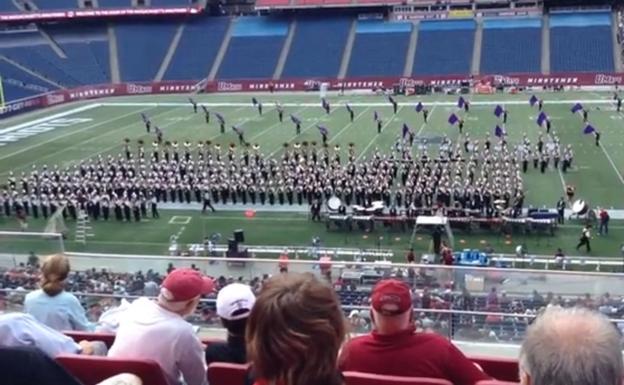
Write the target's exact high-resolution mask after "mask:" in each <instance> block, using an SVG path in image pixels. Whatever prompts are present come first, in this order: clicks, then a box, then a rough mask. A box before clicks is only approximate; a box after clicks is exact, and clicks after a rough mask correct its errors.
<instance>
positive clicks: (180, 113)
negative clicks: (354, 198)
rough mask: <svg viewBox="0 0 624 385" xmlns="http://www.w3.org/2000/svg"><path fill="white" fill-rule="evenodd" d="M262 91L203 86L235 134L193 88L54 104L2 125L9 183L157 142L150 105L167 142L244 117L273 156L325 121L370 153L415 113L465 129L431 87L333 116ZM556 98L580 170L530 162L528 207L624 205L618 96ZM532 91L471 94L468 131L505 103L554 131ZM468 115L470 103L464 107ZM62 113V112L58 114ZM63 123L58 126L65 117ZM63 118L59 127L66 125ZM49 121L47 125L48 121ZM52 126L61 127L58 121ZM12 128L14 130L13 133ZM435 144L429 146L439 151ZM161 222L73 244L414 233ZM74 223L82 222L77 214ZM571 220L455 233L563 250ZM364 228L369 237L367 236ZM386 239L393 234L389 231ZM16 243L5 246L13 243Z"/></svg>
mask: <svg viewBox="0 0 624 385" xmlns="http://www.w3.org/2000/svg"><path fill="white" fill-rule="evenodd" d="M252 96H253V95H251V94H247V95H241V94H237V95H233V94H231V95H197V96H195V99H196V100H197V101H198V102H199V103H205V104H206V105H207V106H208V108H209V109H211V110H212V111H218V112H220V113H221V114H222V115H223V116H224V117H225V119H226V121H227V128H228V130H227V131H226V133H225V134H220V133H219V128H218V125H217V123H216V119H214V118H213V119H212V121H211V124H210V125H207V124H206V123H205V122H204V116H203V114H202V113H201V110H200V113H198V114H193V113H192V108H191V106H190V104H189V103H188V101H187V96H185V95H179V96H175V95H166V96H164V95H163V96H137V97H123V98H113V99H101V100H97V101H87V102H81V103H75V104H69V105H64V106H60V107H56V108H52V109H48V110H45V111H37V112H34V113H31V114H27V115H20V116H18V117H15V118H11V119H8V120H6V121H3V122H0V135H2V134H4V135H6V134H8V133H11V134H15V138H14V139H16V140H15V141H14V142H10V143H5V145H3V146H0V180H1V181H2V183H4V182H5V180H6V177H7V174H8V172H9V171H14V172H15V173H16V175H17V176H19V173H21V172H22V171H28V170H30V169H31V168H32V167H33V166H36V167H41V166H42V165H43V164H46V165H48V166H49V167H51V166H52V165H54V164H58V165H59V166H60V167H66V166H69V165H71V164H74V163H76V162H79V161H80V160H86V159H88V158H90V157H94V156H97V155H106V154H118V153H120V152H121V151H122V150H123V140H124V138H129V139H130V140H131V142H132V143H136V141H137V140H139V139H142V140H144V141H145V142H146V143H148V145H147V146H146V151H149V150H150V146H149V143H151V141H152V136H148V135H147V134H146V132H145V128H144V125H143V123H142V121H141V119H140V114H141V113H145V114H147V115H148V116H149V117H150V118H151V120H152V121H153V122H154V124H156V125H158V126H159V127H161V128H162V129H163V131H164V133H165V140H177V141H178V142H183V141H185V140H187V139H188V140H191V141H193V142H194V143H195V142H197V141H199V140H204V141H205V140H211V141H212V142H213V143H219V144H221V145H222V146H224V147H225V146H228V145H229V144H230V143H237V142H238V140H237V137H236V134H235V133H234V132H232V130H231V129H230V126H231V125H233V124H237V125H240V126H241V127H242V128H243V129H244V131H245V138H246V140H247V141H248V142H251V143H254V144H255V143H257V144H258V145H260V151H261V152H263V153H264V154H266V155H271V156H279V155H281V153H282V152H283V144H284V143H285V142H288V143H290V144H293V143H295V142H303V141H308V142H312V141H315V142H320V141H321V139H320V135H319V132H318V130H317V129H316V127H315V125H316V124H317V123H320V124H324V125H325V126H327V127H328V129H329V132H330V134H329V140H330V145H331V147H333V146H334V145H341V147H342V150H341V151H343V152H344V153H345V158H346V148H347V146H348V144H349V143H354V145H355V151H356V153H357V156H358V158H359V159H360V160H362V159H365V158H366V157H368V156H370V155H371V154H372V153H373V152H374V151H375V150H376V149H379V150H380V151H382V152H386V153H389V151H390V149H391V147H392V145H393V144H394V143H395V141H396V139H397V137H398V136H399V135H400V132H401V126H402V125H403V123H404V122H406V123H407V124H408V125H409V126H410V127H411V129H412V130H413V131H414V132H415V133H416V134H417V136H418V137H420V138H436V137H437V138H439V137H441V136H443V135H448V136H449V137H450V138H451V139H454V140H455V139H457V138H458V131H457V128H456V127H451V126H450V125H449V124H448V123H447V118H448V116H449V114H450V113H452V112H457V108H456V107H455V106H454V104H455V101H456V100H457V97H456V96H443V95H438V96H428V97H415V96H414V97H409V98H397V100H398V101H399V103H401V104H400V106H399V111H398V113H397V114H396V115H395V116H393V115H392V108H391V105H390V104H389V103H388V102H387V100H386V99H385V98H384V97H381V96H353V95H349V96H330V97H329V98H328V100H329V101H330V103H331V104H332V113H331V115H326V114H325V113H324V111H323V110H322V109H321V107H320V102H319V96H318V94H275V95H269V94H261V95H260V94H258V95H255V96H256V97H257V98H258V99H259V100H261V101H262V102H263V104H264V115H262V116H259V115H258V113H257V111H256V109H255V108H253V107H252V105H251V97H252ZM540 96H541V97H543V99H544V100H545V103H544V109H545V111H546V112H547V114H548V115H549V116H550V118H551V120H552V122H553V129H554V130H555V131H556V132H557V134H558V136H559V138H560V139H561V143H562V146H565V145H567V144H571V145H572V146H573V148H574V152H575V158H574V162H575V165H576V166H575V167H574V169H573V170H571V171H569V172H568V173H566V174H562V173H560V172H557V171H556V170H553V169H550V170H548V171H547V172H546V173H545V174H540V173H539V170H534V169H532V168H531V169H530V171H529V172H528V173H527V174H525V175H524V184H525V189H526V191H527V199H526V201H525V205H529V204H532V205H536V206H547V207H554V205H555V203H556V201H557V199H558V198H559V197H560V196H561V195H562V194H563V186H564V185H565V184H572V185H574V186H576V190H577V197H579V198H583V199H585V200H587V201H589V202H590V204H591V205H592V206H593V207H595V206H606V207H609V208H616V209H624V194H622V187H623V185H624V179H623V178H622V175H621V171H620V170H624V136H623V135H622V134H621V133H620V130H622V125H623V123H624V118H623V116H624V114H618V113H617V112H616V111H615V106H614V105H613V104H612V103H611V96H612V94H611V93H606V92H605V93H594V92H591V93H590V92H582V93H581V92H568V93H548V94H543V95H540ZM528 98H529V95H526V94H523V95H506V94H505V95H503V94H500V95H498V94H497V95H487V96H481V95H475V96H470V97H469V100H471V102H472V107H471V112H470V113H469V114H468V115H465V117H464V119H465V121H466V123H465V128H464V130H465V132H468V133H469V135H470V137H471V138H473V139H479V140H480V141H481V143H483V140H484V139H485V137H486V135H491V134H492V132H493V128H494V126H495V125H496V124H497V123H498V120H497V118H496V117H495V116H494V115H493V113H492V111H493V109H494V107H495V105H496V104H501V105H504V106H505V107H506V109H507V110H508V111H509V120H508V124H507V127H506V131H507V133H508V135H509V139H508V140H509V142H510V143H516V142H519V141H520V140H521V139H522V136H523V134H526V135H527V136H528V137H529V139H530V140H531V142H532V143H536V141H537V138H538V135H540V133H545V130H544V129H541V128H539V127H537V125H536V123H535V119H536V115H537V110H536V109H535V108H531V107H530V106H529V103H528ZM275 101H280V102H281V103H282V104H283V105H284V108H285V119H284V123H282V124H280V123H279V122H278V120H277V113H276V111H275V109H274V102H275ZM418 101H422V102H423V103H424V104H425V105H426V106H427V107H428V108H429V110H430V117H429V123H428V124H424V123H423V121H422V116H421V115H420V114H417V113H416V112H415V111H414V106H415V104H416V103H417V102H418ZM576 101H581V102H582V103H584V104H585V105H586V106H587V107H590V121H591V123H592V125H593V126H594V127H596V128H597V129H598V130H599V131H600V132H601V133H602V145H601V146H600V147H597V146H595V144H594V137H593V136H592V135H583V134H582V130H583V127H584V124H583V122H582V119H581V117H580V116H579V115H573V114H572V113H571V112H570V108H571V106H572V104H573V103H574V102H576ZM346 102H349V103H350V104H351V105H352V106H353V108H354V110H355V121H354V122H353V123H350V122H349V118H348V113H347V111H346V109H345V108H344V104H345V103H346ZM375 110H376V111H378V112H379V113H380V114H381V116H382V117H383V121H384V128H383V132H382V134H380V135H378V134H377V132H376V126H375V123H374V122H373V111H375ZM290 113H295V114H296V115H297V116H299V117H300V118H301V119H302V120H303V124H302V133H301V135H299V136H297V135H295V130H294V125H293V124H292V123H291V122H290V120H289V119H288V114H290ZM462 115H463V112H462ZM59 119H62V120H59ZM36 124H44V126H43V127H44V128H45V127H48V126H49V127H48V128H49V131H47V132H42V133H39V134H36V135H33V132H34V131H32V130H31V129H30V128H31V127H33V126H35V125H36ZM55 125H56V126H57V127H56V128H54V126H55ZM59 126H60V127H59ZM39 127H41V126H39ZM52 128H53V129H52ZM6 130H9V131H10V132H9V131H6ZM44 130H45V129H44ZM432 153H433V151H432V150H430V154H432ZM161 214H163V215H162V218H161V219H160V220H157V221H144V222H142V223H140V224H135V223H122V224H119V223H112V222H111V223H95V224H92V225H93V226H94V232H95V237H93V238H90V240H89V242H88V243H87V245H86V246H83V245H78V244H74V243H73V242H72V239H73V238H72V236H71V235H70V236H69V240H68V242H67V247H68V249H73V250H88V251H106V252H127V253H164V252H166V249H167V245H168V239H169V236H170V235H171V234H176V233H177V232H178V231H179V227H180V226H179V225H172V224H169V219H170V216H172V215H178V216H180V215H182V216H189V217H191V222H189V224H187V225H186V226H185V230H184V231H183V232H182V233H181V235H180V239H181V242H184V243H192V242H201V239H202V238H203V236H204V235H209V234H212V233H215V232H218V233H221V234H223V235H224V237H225V236H226V235H229V234H230V232H231V231H232V230H233V229H235V228H244V229H245V231H246V235H247V237H248V239H249V241H248V242H247V243H250V244H279V245H285V244H293V243H294V244H304V245H307V244H309V243H310V241H311V238H312V237H313V236H320V237H321V239H322V240H323V242H324V243H325V244H326V245H328V246H347V247H379V246H381V247H382V248H392V249H394V250H397V251H398V253H397V255H401V256H402V254H403V251H404V250H405V249H406V247H407V244H408V242H409V238H410V234H409V233H396V232H389V231H386V230H384V229H378V230H376V231H375V232H374V233H370V234H361V233H357V232H354V233H353V234H350V235H345V234H344V233H339V232H327V231H326V229H325V226H324V224H312V223H310V222H309V221H308V220H307V218H306V216H305V215H302V214H288V213H266V212H259V213H258V214H257V216H256V217H255V218H254V219H247V218H245V217H244V215H243V213H242V212H219V213H217V214H215V215H207V216H200V214H199V213H197V212H169V211H168V212H165V213H161ZM68 225H69V227H70V231H71V230H72V229H73V225H72V224H71V222H68ZM569 226H570V227H567V226H566V227H564V228H561V229H560V230H559V232H558V235H557V236H556V237H553V238H551V237H536V236H533V237H523V236H519V237H514V238H512V239H511V240H508V239H502V238H500V237H496V236H487V235H484V234H478V235H470V236H468V235H462V234H456V240H464V243H462V244H461V245H463V246H466V247H479V246H480V245H482V241H484V240H485V241H488V242H490V243H491V244H492V245H493V246H494V248H495V249H496V250H497V251H501V252H503V251H506V252H511V251H512V250H513V247H514V245H515V244H517V243H519V242H524V243H526V244H527V245H528V247H529V250H530V251H533V252H536V253H540V254H551V253H552V252H553V251H554V250H555V248H556V247H559V246H561V247H563V248H564V249H565V250H566V252H567V253H569V254H570V255H573V254H575V253H574V251H573V250H572V249H573V245H572V244H573V243H575V242H576V241H577V239H578V232H579V229H580V228H579V227H578V224H577V225H574V224H572V225H569ZM43 227H44V224H43V222H33V221H31V225H30V230H37V229H42V228H43ZM16 228H17V223H16V221H15V220H14V219H7V218H4V217H0V229H16ZM623 233H624V226H623V227H622V228H618V222H617V221H612V229H611V234H610V235H609V237H606V238H597V237H596V238H595V239H594V242H593V245H592V246H593V248H594V252H593V253H592V255H603V256H619V247H620V243H621V242H622V240H624V236H623V235H624V234H623ZM364 236H365V237H364ZM380 237H382V239H381V240H380ZM2 247H6V246H4V245H3V246H2ZM416 247H417V248H418V249H419V250H421V251H422V250H426V249H427V248H428V247H429V241H428V239H427V237H424V238H422V239H421V240H420V241H418V240H417V241H416Z"/></svg>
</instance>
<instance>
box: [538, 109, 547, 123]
mask: <svg viewBox="0 0 624 385" xmlns="http://www.w3.org/2000/svg"><path fill="white" fill-rule="evenodd" d="M546 120H548V116H547V115H546V113H545V112H544V111H542V112H540V114H539V116H538V117H537V125H538V126H540V127H541V126H543V125H544V122H545V121H546Z"/></svg>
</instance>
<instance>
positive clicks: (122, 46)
mask: <svg viewBox="0 0 624 385" xmlns="http://www.w3.org/2000/svg"><path fill="white" fill-rule="evenodd" d="M177 27H178V25H177V24H171V23H165V22H160V23H137V24H120V25H117V26H116V27H115V31H116V34H117V52H118V55H119V70H120V71H119V72H120V73H121V79H122V80H123V81H152V80H153V79H154V77H155V76H156V73H157V72H158V69H159V68H160V65H161V63H162V61H163V58H164V57H165V54H166V53H167V50H168V49H169V45H170V43H171V39H173V35H174V34H175V31H176V28H177Z"/></svg>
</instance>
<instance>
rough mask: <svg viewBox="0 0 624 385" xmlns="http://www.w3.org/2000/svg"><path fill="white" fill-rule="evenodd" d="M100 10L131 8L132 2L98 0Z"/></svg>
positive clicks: (125, 0) (129, 0) (128, 0)
mask: <svg viewBox="0 0 624 385" xmlns="http://www.w3.org/2000/svg"><path fill="white" fill-rule="evenodd" d="M98 6H99V7H100V8H130V7H131V6H132V1H131V0H98Z"/></svg>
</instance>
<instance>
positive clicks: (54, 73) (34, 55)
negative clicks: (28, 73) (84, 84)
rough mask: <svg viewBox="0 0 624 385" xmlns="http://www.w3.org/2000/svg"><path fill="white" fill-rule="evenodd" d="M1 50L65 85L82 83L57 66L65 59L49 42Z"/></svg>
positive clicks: (29, 67) (16, 60)
mask: <svg viewBox="0 0 624 385" xmlns="http://www.w3.org/2000/svg"><path fill="white" fill-rule="evenodd" d="M1 52H2V54H4V55H5V56H7V57H8V58H10V59H11V60H14V61H15V62H17V63H19V64H21V65H23V66H25V67H26V68H28V69H30V70H33V71H34V72H36V73H38V74H40V75H42V76H43V77H45V78H47V79H50V80H52V81H54V82H57V83H59V84H61V85H63V86H68V87H75V86H78V85H80V82H79V81H78V80H76V78H74V77H73V76H72V75H70V74H68V73H66V72H65V71H63V70H62V69H60V68H58V67H57V65H58V64H60V61H61V60H65V59H61V58H60V57H59V56H58V55H57V54H56V52H54V51H53V50H52V48H50V46H49V45H47V44H38V45H33V46H22V47H9V48H4V49H2V51H1Z"/></svg>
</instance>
